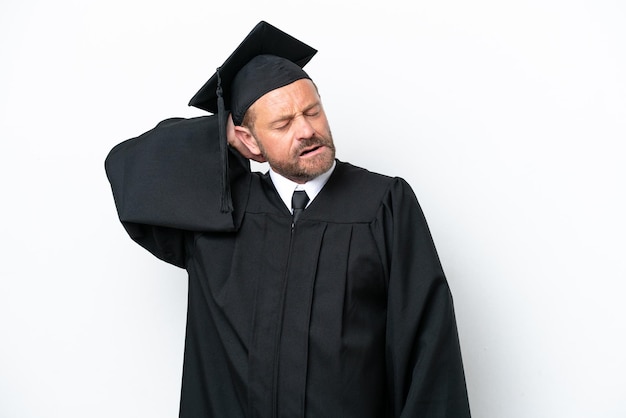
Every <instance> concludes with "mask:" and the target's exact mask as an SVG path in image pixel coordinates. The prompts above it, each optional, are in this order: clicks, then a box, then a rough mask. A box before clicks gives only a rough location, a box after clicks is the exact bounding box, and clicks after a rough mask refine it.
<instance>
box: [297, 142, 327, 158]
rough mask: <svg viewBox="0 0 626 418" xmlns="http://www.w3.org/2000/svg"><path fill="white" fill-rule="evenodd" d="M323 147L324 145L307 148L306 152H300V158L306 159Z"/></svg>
mask: <svg viewBox="0 0 626 418" xmlns="http://www.w3.org/2000/svg"><path fill="white" fill-rule="evenodd" d="M322 147H323V145H320V144H318V145H314V146H312V147H308V148H305V149H304V150H302V152H300V156H301V157H306V156H307V155H309V154H313V153H315V152H316V151H317V150H319V149H321V148H322Z"/></svg>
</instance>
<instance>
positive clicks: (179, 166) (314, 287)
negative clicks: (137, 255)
mask: <svg viewBox="0 0 626 418" xmlns="http://www.w3.org/2000/svg"><path fill="white" fill-rule="evenodd" d="M314 53H315V50H313V49H312V48H310V47H309V46H307V45H305V44H302V43H301V42H300V41H297V40H295V39H294V38H292V37H290V36H289V35H287V34H285V33H283V32H281V31H279V30H278V29H276V28H274V27H273V26H271V25H269V24H267V23H265V22H261V23H260V24H259V25H257V27H255V29H253V31H252V32H251V33H250V35H248V37H247V38H246V39H245V40H244V41H243V42H242V44H241V45H240V46H239V47H238V48H237V50H236V51H235V52H234V53H233V54H232V55H231V57H229V59H228V60H227V61H226V62H225V63H224V65H223V66H222V67H220V69H218V72H217V73H216V74H215V75H214V76H213V77H212V78H211V79H210V80H209V81H208V82H207V84H205V86H204V87H203V88H202V89H201V90H200V91H199V92H198V93H197V94H196V95H195V96H194V98H193V99H192V101H191V104H192V105H194V106H197V107H200V108H203V109H207V110H209V111H211V112H214V113H217V116H207V117H202V118H195V119H189V120H185V119H171V120H167V121H164V122H162V123H160V124H159V125H158V126H157V127H156V128H154V129H153V130H151V131H149V132H147V133H145V134H143V135H141V136H140V137H138V138H135V139H132V140H129V141H126V142H124V143H122V144H120V145H118V146H116V147H115V148H114V149H113V150H112V151H111V153H110V154H109V156H108V157H107V161H106V168H107V174H108V176H109V180H110V182H111V185H112V188H113V194H114V196H115V201H116V205H117V208H118V213H119V216H120V219H121V220H122V223H123V225H124V226H125V228H126V229H127V231H128V233H129V234H130V236H131V237H132V238H133V239H134V240H135V241H137V242H138V243H139V244H141V245H142V246H144V247H145V248H147V249H148V250H149V251H151V252H152V253H154V254H155V255H156V256H157V257H159V258H161V259H163V260H165V261H167V262H169V263H172V264H174V265H177V266H179V267H182V268H185V269H187V271H188V273H189V305H188V317H187V337H186V344H185V362H184V367H183V384H182V394H181V407H180V416H181V417H305V416H306V417H341V418H345V417H359V418H367V417H372V418H373V417H449V418H452V417H454V418H463V417H469V415H470V413H469V406H468V400H467V392H466V389H465V379H464V374H463V367H462V361H461V354H460V349H459V343H458V337H457V331H456V323H455V318H454V311H453V305H452V299H451V296H450V292H449V289H448V286H447V283H446V279H445V276H444V273H443V271H442V269H441V266H440V263H439V259H438V257H437V254H436V251H435V248H434V245H433V242H432V239H431V236H430V233H429V231H428V227H427V224H426V221H425V220H424V217H423V215H422V212H421V210H420V208H419V205H418V203H417V200H416V198H415V196H414V194H413V192H412V190H411V188H410V187H409V185H408V184H407V183H406V182H404V181H403V180H402V179H399V178H391V177H386V176H382V175H379V174H374V173H370V172H368V171H366V170H364V169H361V168H357V167H354V166H352V165H350V164H347V163H344V162H341V161H338V160H336V159H335V146H334V142H333V138H332V135H331V131H330V128H329V124H328V121H327V118H326V115H325V113H324V108H323V106H322V103H321V100H320V96H319V94H318V92H317V88H316V86H315V85H314V84H313V82H312V81H311V79H310V78H309V76H308V75H307V74H306V73H305V72H304V70H303V69H302V68H301V67H302V66H304V65H305V64H306V62H308V60H309V59H310V58H311V57H312V56H313V54H314ZM226 109H229V110H230V114H231V115H232V119H230V118H229V122H228V123H227V117H226V114H227V112H226ZM227 138H228V143H229V144H230V147H227V146H226V141H227ZM248 159H254V160H257V161H265V160H266V161H268V162H269V166H270V171H269V173H267V174H259V173H251V172H250V170H249V163H248V162H249V161H248Z"/></svg>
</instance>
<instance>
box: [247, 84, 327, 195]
mask: <svg viewBox="0 0 626 418" xmlns="http://www.w3.org/2000/svg"><path fill="white" fill-rule="evenodd" d="M248 112H253V113H252V114H253V115H254V116H253V126H251V127H250V131H251V133H252V136H253V137H254V139H255V140H256V144H257V146H258V147H259V149H260V152H261V153H262V154H263V156H264V157H265V159H266V160H267V161H268V162H269V164H270V166H271V167H272V169H273V170H274V171H276V172H277V173H279V174H281V175H283V176H284V177H287V178H288V179H290V180H293V181H295V182H297V183H305V182H307V181H309V180H311V179H313V178H315V177H317V176H319V175H320V174H323V173H324V172H326V171H328V170H329V169H330V167H331V166H332V164H333V161H334V160H335V146H334V144H333V138H332V134H331V132H330V127H329V126H328V120H327V119H326V114H325V113H324V109H323V108H322V102H321V100H320V97H319V94H318V93H317V89H316V88H315V85H314V84H313V82H312V81H311V80H308V79H302V80H298V81H295V82H293V83H291V84H289V85H287V86H285V87H281V88H278V89H276V90H272V91H270V92H269V93H267V94H265V95H264V96H262V97H261V98H260V99H258V100H257V101H256V102H254V104H253V105H252V106H251V107H250V109H248Z"/></svg>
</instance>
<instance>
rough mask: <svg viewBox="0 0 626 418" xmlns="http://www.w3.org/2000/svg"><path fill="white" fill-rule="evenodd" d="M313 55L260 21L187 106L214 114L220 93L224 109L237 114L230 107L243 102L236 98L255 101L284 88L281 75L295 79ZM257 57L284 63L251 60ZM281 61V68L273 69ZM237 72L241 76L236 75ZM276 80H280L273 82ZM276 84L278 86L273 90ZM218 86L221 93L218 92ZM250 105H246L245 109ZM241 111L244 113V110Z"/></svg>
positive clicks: (300, 43)
mask: <svg viewBox="0 0 626 418" xmlns="http://www.w3.org/2000/svg"><path fill="white" fill-rule="evenodd" d="M316 53H317V50H316V49H313V48H311V47H310V46H308V45H306V44H305V43H303V42H301V41H299V40H298V39H296V38H294V37H293V36H291V35H289V34H287V33H285V32H283V31H281V30H280V29H278V28H276V27H274V26H272V25H270V24H269V23H267V22H264V21H261V22H259V23H258V24H257V25H256V26H255V27H254V28H253V29H252V31H251V32H250V33H249V34H248V36H246V38H245V39H244V40H243V42H241V44H239V46H238V47H237V48H236V49H235V51H234V52H233V53H232V54H231V55H230V56H229V57H228V58H227V59H226V61H224V63H223V64H222V66H221V67H219V68H218V69H217V71H216V72H215V74H213V76H212V77H211V78H210V79H209V80H208V81H207V82H206V83H205V84H204V86H202V88H201V89H200V90H198V92H197V93H196V94H195V95H194V96H193V97H192V98H191V100H190V102H189V106H194V107H197V108H199V109H203V110H206V111H209V112H211V113H218V112H219V106H218V98H219V96H220V95H221V93H222V91H223V98H224V106H225V108H226V109H230V110H232V111H239V112H240V111H241V109H234V108H233V107H232V105H233V104H235V105H237V104H239V103H240V102H242V101H247V100H241V98H239V96H242V95H243V96H247V97H253V96H257V97H256V98H257V99H258V98H259V97H261V96H262V95H263V94H265V93H267V92H269V91H271V90H274V89H275V88H278V87H282V86H284V85H286V84H282V83H283V82H285V80H287V79H288V76H285V75H284V74H285V73H291V74H292V75H291V77H292V78H293V77H296V74H297V72H298V70H297V69H296V66H297V68H300V69H301V68H302V67H304V66H305V65H306V64H307V63H308V62H309V61H310V60H311V58H313V56H314V55H315V54H316ZM260 55H261V56H263V55H271V56H275V57H279V58H282V59H284V60H281V59H277V58H272V57H266V59H265V60H264V62H261V61H263V60H262V59H261V58H257V59H254V58H255V57H257V56H260ZM281 61H282V62H283V65H284V67H276V65H277V63H278V62H281ZM270 63H271V64H270ZM248 64H249V65H248ZM272 64H273V65H272ZM294 64H295V65H294ZM242 69H243V71H241V70H242ZM240 71H241V73H242V74H239V73H240ZM300 71H302V70H300ZM302 74H303V75H304V76H301V77H300V78H303V77H304V78H308V76H306V73H304V71H302ZM238 75H239V76H238ZM277 78H278V79H281V80H277V81H276V79H277ZM293 81H295V80H293ZM276 84H278V85H277V86H276V87H273V86H274V85H276ZM281 84H282V85H281ZM219 87H221V91H218V88H219ZM272 87H273V88H272ZM236 96H237V97H236ZM238 98H239V99H240V100H238ZM233 101H234V102H235V103H233ZM251 104H252V103H250V104H248V107H249V106H250V105H251ZM243 112H244V113H245V110H244V111H243ZM242 116H243V115H242Z"/></svg>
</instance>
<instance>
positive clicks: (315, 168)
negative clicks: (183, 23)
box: [258, 131, 335, 183]
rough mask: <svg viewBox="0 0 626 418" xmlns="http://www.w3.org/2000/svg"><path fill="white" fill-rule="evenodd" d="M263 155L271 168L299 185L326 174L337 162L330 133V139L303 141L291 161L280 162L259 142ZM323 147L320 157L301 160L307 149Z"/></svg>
mask: <svg viewBox="0 0 626 418" xmlns="http://www.w3.org/2000/svg"><path fill="white" fill-rule="evenodd" d="M258 144H259V148H260V149H261V153H262V155H263V156H264V157H265V159H266V160H267V162H268V163H269V165H270V167H272V169H273V170H274V171H275V172H277V173H278V174H280V175H282V176H283V177H286V178H288V179H290V180H292V181H295V182H297V183H306V182H307V181H309V180H312V179H314V178H315V177H317V176H319V175H321V174H324V173H325V172H327V171H328V170H330V168H331V167H332V165H333V162H334V161H335V145H334V143H333V138H332V134H331V133H330V131H329V132H328V137H321V136H315V137H313V138H311V139H307V140H301V141H300V142H299V146H298V148H296V149H295V150H293V151H292V152H291V154H290V155H289V160H287V161H278V160H275V159H273V158H272V157H270V156H269V155H268V154H267V152H266V151H265V149H264V148H263V146H262V144H261V143H260V142H258ZM318 146H319V147H323V149H322V152H321V153H320V154H319V155H316V156H313V157H308V158H307V159H305V160H301V159H300V156H301V155H302V153H303V151H304V150H305V149H311V147H318Z"/></svg>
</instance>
